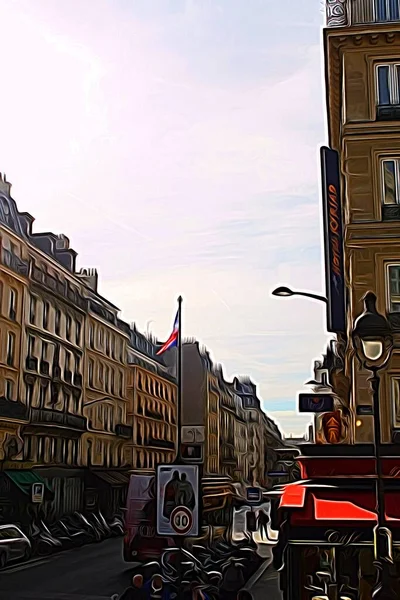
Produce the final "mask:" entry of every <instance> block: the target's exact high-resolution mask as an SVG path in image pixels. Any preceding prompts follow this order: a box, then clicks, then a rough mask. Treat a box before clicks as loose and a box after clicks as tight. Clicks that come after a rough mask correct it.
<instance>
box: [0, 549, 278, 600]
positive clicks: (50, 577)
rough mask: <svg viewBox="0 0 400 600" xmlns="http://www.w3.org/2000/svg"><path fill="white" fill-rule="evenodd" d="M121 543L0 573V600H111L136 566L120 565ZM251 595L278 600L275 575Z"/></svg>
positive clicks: (269, 575)
mask: <svg viewBox="0 0 400 600" xmlns="http://www.w3.org/2000/svg"><path fill="white" fill-rule="evenodd" d="M122 543H123V539H122V538H115V539H112V540H107V541H105V542H102V543H100V544H90V545H88V546H84V547H83V548H77V549H75V550H69V551H67V552H62V553H60V554H55V555H53V556H51V557H48V558H43V559H40V560H38V561H35V562H31V563H25V564H24V563H22V564H18V565H15V566H10V567H8V568H7V569H5V570H3V571H0V600H110V598H111V596H112V595H113V594H121V593H122V592H123V590H124V589H125V588H126V587H128V585H129V583H130V581H131V573H132V570H133V567H134V566H135V565H134V564H132V566H130V565H127V564H126V563H125V562H124V561H123V559H122ZM263 550H264V552H263V553H262V554H265V556H268V555H269V554H270V552H271V548H270V547H268V546H266V545H265V546H264V548H263ZM251 592H252V594H253V598H254V600H265V598H268V600H281V593H280V591H279V585H278V574H277V573H276V571H274V570H273V569H272V567H271V568H268V569H267V570H266V571H265V572H264V573H263V575H262V576H261V577H260V579H259V580H258V581H257V582H255V584H254V587H253V588H252V590H251Z"/></svg>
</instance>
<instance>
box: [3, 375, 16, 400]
mask: <svg viewBox="0 0 400 600" xmlns="http://www.w3.org/2000/svg"><path fill="white" fill-rule="evenodd" d="M5 391H6V398H7V400H14V382H13V381H11V379H6V390H5Z"/></svg>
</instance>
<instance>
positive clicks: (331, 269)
mask: <svg viewBox="0 0 400 600" xmlns="http://www.w3.org/2000/svg"><path fill="white" fill-rule="evenodd" d="M321 167H322V204H323V215H324V242H325V272H326V295H327V298H328V314H327V329H328V331H331V332H333V333H344V332H345V331H346V314H345V283H344V265H343V262H344V252H343V226H342V204H341V200H340V171H339V154H338V153H337V152H336V151H335V150H331V149H330V148H326V147H325V146H323V147H322V148H321Z"/></svg>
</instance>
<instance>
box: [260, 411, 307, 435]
mask: <svg viewBox="0 0 400 600" xmlns="http://www.w3.org/2000/svg"><path fill="white" fill-rule="evenodd" d="M268 414H269V415H270V416H271V417H272V418H273V419H274V421H275V422H276V424H277V425H278V427H281V428H282V429H284V430H285V431H290V433H291V434H292V435H293V436H294V437H300V436H303V435H304V433H305V432H306V431H307V429H308V426H309V425H310V424H311V422H312V420H311V418H310V417H309V416H307V415H301V414H299V413H297V412H296V411H294V410H282V411H279V410H278V411H272V412H269V413H268Z"/></svg>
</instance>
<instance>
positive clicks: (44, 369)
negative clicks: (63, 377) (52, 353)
mask: <svg viewBox="0 0 400 600" xmlns="http://www.w3.org/2000/svg"><path fill="white" fill-rule="evenodd" d="M40 372H41V374H42V375H49V374H50V364H49V363H48V362H47V360H41V361H40Z"/></svg>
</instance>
